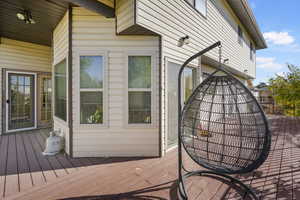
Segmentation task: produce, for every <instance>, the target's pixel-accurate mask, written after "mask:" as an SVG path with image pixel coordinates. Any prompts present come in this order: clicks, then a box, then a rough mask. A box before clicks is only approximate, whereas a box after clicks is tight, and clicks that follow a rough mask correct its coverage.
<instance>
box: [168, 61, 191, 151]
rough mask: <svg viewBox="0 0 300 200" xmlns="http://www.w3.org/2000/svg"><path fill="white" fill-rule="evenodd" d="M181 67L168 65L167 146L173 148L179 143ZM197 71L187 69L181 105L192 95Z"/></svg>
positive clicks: (183, 79)
mask: <svg viewBox="0 0 300 200" xmlns="http://www.w3.org/2000/svg"><path fill="white" fill-rule="evenodd" d="M180 67H181V65H178V64H175V63H172V62H169V63H168V118H167V119H168V137H167V138H168V139H167V146H168V148H171V147H173V146H175V145H177V141H178V134H177V133H178V131H177V129H178V126H177V124H178V103H177V102H178V100H177V99H178V96H177V95H178V82H177V81H178V80H177V77H178V72H179V69H180ZM196 73H197V71H196V69H194V68H189V67H187V68H185V69H184V72H183V76H182V80H181V81H182V84H181V85H182V92H181V94H182V99H181V103H182V106H184V102H185V101H187V100H188V98H189V96H190V95H191V94H192V92H193V89H194V86H195V84H196V82H197V80H196V79H197V74H196Z"/></svg>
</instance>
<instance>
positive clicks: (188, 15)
mask: <svg viewBox="0 0 300 200" xmlns="http://www.w3.org/2000/svg"><path fill="white" fill-rule="evenodd" d="M27 1H29V0H27ZM30 2H32V1H30ZM2 4H5V2H4V3H3V2H2ZM7 4H8V3H7ZM29 5H30V6H31V7H30V8H26V9H27V10H28V9H29V10H30V9H31V10H32V17H33V19H34V16H35V15H34V14H35V13H34V10H35V9H34V8H36V7H38V6H40V7H41V6H49V8H50V7H51V9H48V10H49V12H50V11H51V12H52V13H48V14H49V16H50V17H49V18H47V17H45V18H42V17H41V18H39V19H40V20H43V19H44V20H45V21H47V20H48V22H47V23H48V25H49V29H50V28H51V27H52V28H51V30H44V31H47V32H45V33H44V34H41V35H39V34H38V33H37V34H36V33H34V34H33V35H35V37H33V36H30V37H29V36H27V35H26V34H25V33H20V34H14V33H13V31H12V30H10V29H11V27H10V26H9V25H6V24H4V25H5V26H3V27H4V28H3V30H1V32H0V34H1V35H0V36H1V43H0V67H1V68H2V71H1V73H2V75H1V78H2V81H1V83H2V85H1V87H2V98H1V100H2V134H6V133H9V132H11V131H19V130H26V129H30V128H37V127H44V126H46V125H45V124H47V123H43V122H42V120H40V118H41V117H42V116H43V114H42V113H45V112H47V113H48V114H49V112H50V113H52V114H51V116H52V118H51V119H53V129H54V130H56V131H60V132H61V133H63V134H64V136H65V141H66V152H67V153H68V154H70V155H71V156H73V157H86V156H88V157H93V156H95V157H110V156H145V157H148V156H151V157H152V156H163V155H164V154H165V153H166V152H167V151H168V150H169V149H171V148H173V147H175V146H176V142H177V132H176V131H177V128H176V127H177V123H176V122H177V113H178V111H177V102H176V96H177V73H178V70H179V68H180V66H181V65H182V64H183V62H184V61H185V60H186V59H188V58H189V57H190V56H192V55H193V54H195V53H197V52H199V51H200V50H202V49H204V48H206V47H208V46H210V45H211V44H213V43H215V42H217V41H221V42H222V54H223V59H228V61H227V62H226V64H225V67H226V68H227V69H228V70H229V71H231V72H232V73H234V75H235V76H236V77H238V78H239V79H240V80H241V81H243V82H245V83H246V80H248V79H253V78H255V69H256V62H255V59H256V58H255V52H256V50H259V49H264V48H266V43H265V41H264V39H263V36H262V34H261V32H260V30H259V27H258V25H257V23H256V21H255V17H254V16H253V13H252V11H251V8H250V6H249V4H248V2H247V0H241V1H236V0H172V1H171V0H157V1H151V0H115V1H114V0H98V1H97V0H91V1H85V0H65V1H51V3H50V2H49V1H47V4H43V5H39V4H38V3H36V4H35V3H31V4H30V3H29ZM3 6H6V7H9V6H10V5H6V4H5V5H3ZM20 7H22V5H20ZM3 8H4V7H3ZM24 9H25V8H24ZM37 15H38V14H37ZM39 15H42V13H39ZM50 19H53V20H52V21H51V20H50ZM54 22H56V23H55V25H54ZM0 23H3V22H2V20H1V22H0ZM15 23H18V26H25V25H27V27H28V26H30V28H31V29H34V28H33V27H34V26H40V24H39V21H38V20H37V22H36V24H25V25H24V24H22V25H20V24H19V23H21V22H19V21H18V22H15ZM22 23H23V22H22ZM40 23H41V22H40ZM27 27H26V28H27ZM28 29H29V28H28ZM15 32H16V30H15ZM49 34H50V38H49ZM186 36H188V37H189V40H190V42H189V44H185V45H183V46H181V47H179V46H178V42H179V40H180V38H183V37H186ZM49 41H50V42H49ZM217 61H218V50H217V49H215V50H212V51H211V52H209V53H208V54H207V55H205V56H202V57H201V58H200V59H197V60H195V61H193V63H191V65H190V66H189V68H187V69H186V70H185V72H184V78H183V80H182V82H183V85H184V91H183V92H184V97H183V99H182V102H184V101H185V100H186V99H187V98H188V96H189V95H190V93H191V92H192V90H193V88H194V87H195V86H196V85H198V84H199V83H200V82H201V81H202V80H203V79H204V78H205V77H206V76H207V75H208V74H209V73H211V72H212V71H214V68H215V67H216V66H217V64H218V63H217ZM15 74H16V75H18V74H21V75H22V76H23V77H18V76H16V75H15ZM50 74H52V86H53V87H50V86H49V85H51V84H50V83H49V81H48V82H47V84H48V85H47V86H49V88H47V86H45V84H46V83H42V82H41V80H42V78H43V76H48V77H49V75H50ZM14 75H15V76H16V77H17V80H19V78H20V80H23V79H24V80H25V79H26V80H27V79H28V80H29V82H30V83H31V84H28V85H29V86H30V88H31V89H30V92H28V91H26V92H27V93H28V95H29V96H30V95H31V96H30V97H31V99H34V100H32V101H31V102H30V103H28V101H27V104H26V103H25V105H27V107H26V106H23V107H22V106H21V108H22V109H23V110H25V111H27V112H25V111H24V112H25V114H24V112H23V115H22V114H19V115H17V116H15V119H21V121H22V120H23V121H26V120H25V119H27V121H28V119H29V121H30V120H31V121H33V123H31V124H29V125H27V127H25V128H24V127H22V124H21V125H19V127H17V128H15V127H10V126H9V124H13V123H12V122H13V121H14V118H13V117H12V116H11V115H12V113H13V112H12V107H13V106H12V104H11V103H10V102H9V100H10V99H12V100H14V99H13V98H11V97H10V95H11V91H13V90H12V89H11V88H12V86H10V85H13V80H12V79H13V78H16V77H14ZM26 75H27V76H28V77H27V76H26ZM39 81H40V82H39ZM20 82H21V81H20ZM17 83H18V84H17V85H18V87H21V88H26V87H27V86H28V85H26V83H25V82H21V83H24V84H23V85H22V86H19V85H20V84H19V82H17ZM4 85H5V86H4ZM44 87H46V88H47V89H45V92H43V90H42V89H38V88H44ZM17 90H18V89H17ZM19 90H20V91H21V89H19ZM19 90H18V91H19ZM24 91H25V89H24ZM46 91H48V93H47V92H46ZM26 92H23V93H25V94H27V93H26ZM45 93H47V94H45ZM43 95H48V96H51V95H52V99H50V103H49V101H48V104H49V105H48V104H47V102H46V100H45V99H47V98H45V97H44V96H43ZM28 98H29V97H28ZM28 98H27V99H28ZM24 99H25V100H26V98H24ZM24 99H23V100H21V103H20V104H22V105H23V102H22V101H25V100H24ZM7 100H8V101H7ZM46 104H47V106H45V105H46ZM28 105H29V106H28ZM18 106H19V105H18ZM18 106H17V108H19V107H20V106H19V107H18ZM49 106H50V111H49ZM28 107H29V108H30V109H31V110H30V109H29V108H28ZM44 107H45V108H44ZM42 109H44V110H47V111H43V112H41V111H40V110H42ZM28 110H30V111H28ZM5 113H6V114H5ZM48 124H49V122H48Z"/></svg>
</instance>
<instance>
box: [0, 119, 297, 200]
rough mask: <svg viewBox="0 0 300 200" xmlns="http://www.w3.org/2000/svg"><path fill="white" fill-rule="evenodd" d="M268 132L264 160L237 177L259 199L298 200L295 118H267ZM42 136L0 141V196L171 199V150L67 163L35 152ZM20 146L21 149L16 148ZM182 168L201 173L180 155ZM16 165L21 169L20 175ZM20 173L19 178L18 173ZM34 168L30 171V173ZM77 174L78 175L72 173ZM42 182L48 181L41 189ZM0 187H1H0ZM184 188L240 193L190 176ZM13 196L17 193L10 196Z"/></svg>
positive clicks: (195, 194)
mask: <svg viewBox="0 0 300 200" xmlns="http://www.w3.org/2000/svg"><path fill="white" fill-rule="evenodd" d="M270 127H271V130H272V134H273V138H272V148H271V152H270V155H269V157H268V159H267V161H266V162H265V163H264V164H263V165H262V166H261V167H260V168H259V169H258V170H257V171H255V172H253V173H249V174H245V175H241V176H239V177H238V178H239V179H240V180H242V181H243V182H244V183H246V184H248V185H250V186H251V187H252V188H254V190H255V191H256V193H257V195H258V196H259V197H260V198H261V199H263V200H271V199H272V200H273V199H282V200H297V199H300V159H299V157H300V119H299V118H290V117H282V116H271V117H270ZM43 131H44V132H43ZM43 131H41V130H40V131H38V132H37V133H34V132H32V133H28V134H20V135H10V136H4V137H1V138H0V140H1V141H0V143H1V146H0V154H1V155H0V156H2V155H9V156H6V159H4V161H5V163H6V164H5V165H3V164H2V162H1V163H0V165H1V168H0V169H1V170H2V172H1V173H4V176H0V192H2V193H3V194H5V195H9V194H11V195H12V194H14V195H12V197H13V198H14V199H22V200H25V199H30V200H31V199H64V200H71V199H75V200H77V199H83V200H85V199H95V200H111V199H115V200H128V199H134V200H168V199H174V200H175V199H177V151H176V150H173V151H170V152H169V153H167V155H166V156H164V157H163V158H149V159H141V158H130V159H126V158H80V159H71V158H69V157H67V156H65V155H58V156H55V157H43V156H41V154H40V153H41V151H42V149H43V145H42V144H43V141H45V138H46V135H45V132H47V131H48V132H49V130H43ZM3 138H5V139H3ZM20 141H24V143H23V150H19V149H20V148H18V149H17V150H14V151H13V149H15V146H18V144H19V143H20ZM3 144H6V145H3ZM20 145H21V146H22V143H21V144H20ZM3 146H6V148H5V149H8V150H6V154H3V152H2V150H1V149H2V147H3ZM5 149H4V150H5ZM25 150H26V151H25ZM22 152H23V153H22ZM24 152H26V153H24ZM30 152H31V153H30ZM20 155H23V156H24V155H25V158H26V159H28V160H27V161H26V159H24V158H19V157H20ZM10 157H12V158H13V159H11V158H10ZM30 157H32V158H30ZM0 158H1V159H3V158H2V157H0ZM19 159H22V162H21V161H20V162H19V161H18V160H19ZM29 160H31V161H32V162H33V163H32V162H30V161H29ZM13 161H14V162H13ZM23 162H25V164H24V165H23ZM13 163H14V164H13ZM16 163H17V166H15V164H16ZM26 163H27V164H26ZM42 163H43V164H42ZM47 163H48V164H47ZM184 163H185V166H187V167H188V170H193V169H198V170H199V169H201V168H200V167H199V166H197V164H195V163H194V162H192V161H191V160H190V159H189V158H188V157H187V156H184ZM3 166H4V167H3ZM5 166H6V167H5ZM21 166H26V167H24V168H25V170H24V169H22V168H21ZM46 167H48V168H46ZM21 169H22V170H23V172H25V173H23V174H22V173H20V172H21V171H22V170H21ZM34 169H35V170H36V171H33V170H34ZM47 169H49V170H48V171H47ZM78 169H79V173H75V171H76V170H78ZM3 170H4V172H3ZM72 172H74V173H73V174H72V175H71V176H65V177H63V178H59V179H57V177H60V176H61V175H62V176H63V175H65V174H71V173H72ZM10 174H12V175H10ZM1 178H2V179H1ZM41 178H42V180H40V179H41ZM48 179H49V180H51V179H53V180H54V181H53V182H51V183H47V184H44V185H43V184H41V183H42V182H45V180H48ZM1 181H2V182H1ZM1 183H5V184H4V185H3V184H2V185H1ZM16 183H18V184H16ZM26 184H29V186H30V187H32V186H33V185H37V187H32V188H30V187H27V188H26V187H25V186H26ZM16 185H18V187H16ZM186 187H187V190H188V193H189V196H190V199H193V200H194V199H195V200H196V199H199V200H202V199H207V200H217V199H232V200H238V199H242V198H241V194H240V191H238V192H237V191H236V190H234V189H232V188H228V186H227V185H226V184H224V183H222V182H220V181H217V180H214V179H211V178H210V177H193V178H192V179H189V180H188V181H187V182H186ZM62 188H63V189H62ZM17 191H21V193H19V194H16V192H17ZM0 194H1V193H0Z"/></svg>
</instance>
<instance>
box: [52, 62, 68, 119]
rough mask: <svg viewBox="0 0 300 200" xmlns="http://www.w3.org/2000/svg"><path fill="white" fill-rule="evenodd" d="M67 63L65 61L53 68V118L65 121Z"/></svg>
mask: <svg viewBox="0 0 300 200" xmlns="http://www.w3.org/2000/svg"><path fill="white" fill-rule="evenodd" d="M66 69H67V62H66V59H64V60H63V61H61V62H60V63H58V64H56V65H55V66H54V84H55V93H54V102H55V112H54V114H55V116H56V117H58V118H60V119H62V120H64V121H67V72H66Z"/></svg>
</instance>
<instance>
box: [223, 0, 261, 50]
mask: <svg viewBox="0 0 300 200" xmlns="http://www.w3.org/2000/svg"><path fill="white" fill-rule="evenodd" d="M227 2H228V4H229V5H230V7H231V8H232V9H233V11H234V12H235V14H236V15H237V17H238V18H239V19H240V20H241V22H242V23H243V24H244V25H245V27H246V29H247V31H248V32H249V34H250V35H251V36H252V39H253V40H254V42H255V44H256V49H265V48H267V43H266V41H265V39H264V37H263V34H262V33H261V31H260V28H259V26H258V24H257V22H256V19H255V16H254V14H253V12H252V9H251V7H250V5H249V3H248V0H227Z"/></svg>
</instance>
